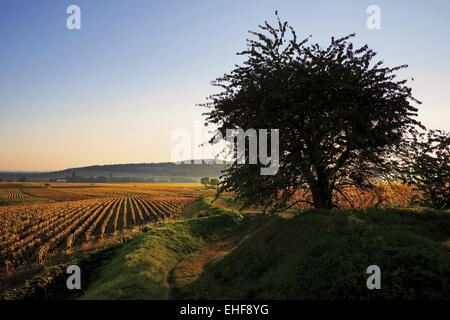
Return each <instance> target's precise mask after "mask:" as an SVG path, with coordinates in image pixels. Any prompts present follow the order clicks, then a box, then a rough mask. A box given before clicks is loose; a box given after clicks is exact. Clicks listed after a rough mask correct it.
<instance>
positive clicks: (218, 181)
mask: <svg viewBox="0 0 450 320" xmlns="http://www.w3.org/2000/svg"><path fill="white" fill-rule="evenodd" d="M209 184H210V185H212V186H218V185H219V184H220V180H219V179H217V178H212V179H211V180H209Z"/></svg>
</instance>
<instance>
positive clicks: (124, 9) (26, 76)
mask: <svg viewBox="0 0 450 320" xmlns="http://www.w3.org/2000/svg"><path fill="white" fill-rule="evenodd" d="M71 4H76V5H78V6H80V8H81V21H82V22H81V27H82V29H81V30H68V29H67V28H66V19H67V17H68V14H66V8H67V7H68V6H69V5H71ZM371 4H375V5H378V6H379V7H380V8H381V29H380V30H369V29H367V27H366V19H367V17H368V15H367V14H366V8H367V7H368V6H369V5H371ZM275 10H278V11H279V14H280V16H281V17H282V18H283V19H286V20H288V21H289V23H290V24H291V25H292V26H294V28H295V29H296V30H297V33H298V35H299V36H304V37H306V36H308V35H309V34H312V36H313V38H312V41H314V42H318V43H320V44H322V45H327V44H328V41H329V39H330V37H331V36H336V37H339V36H343V35H347V34H349V33H353V32H356V34H357V36H356V39H355V40H354V42H355V43H356V44H357V45H363V44H366V43H367V44H368V45H369V46H370V47H371V48H373V49H374V50H375V51H376V52H378V53H379V58H380V59H382V60H384V61H385V63H386V64H387V65H389V66H394V65H399V64H408V65H409V66H410V67H409V69H408V70H407V71H404V72H402V73H401V76H402V77H406V78H411V77H414V79H415V80H414V82H411V83H410V84H411V86H412V87H413V90H414V91H413V93H414V95H415V96H416V98H418V99H419V100H421V101H423V105H422V106H421V107H420V113H419V115H420V120H421V121H422V122H423V123H424V124H425V125H426V126H428V127H430V128H440V129H446V130H450V122H449V119H450V111H449V110H450V108H449V103H448V101H449V100H450V90H449V89H450V76H449V74H450V59H449V56H450V40H449V39H450V19H448V15H449V12H450V2H449V1H446V0H441V1H438V0H436V1H432V2H431V1H415V2H412V1H378V0H372V1H363V0H360V1H356V0H355V1H320V0H316V1H300V0H295V1H281V0H279V1H268V0H262V1H261V0H259V1H256V0H240V1H234V0H233V1H216V0H209V1H195V0H192V1H143V0H130V1H118V0H117V1H111V0H109V1H106V0H95V1H92V0H89V1H87V0H71V1H65V0H40V1H32V0H27V1H25V0H2V1H1V3H0V40H1V50H0V72H1V77H0V170H54V169H63V168H66V167H76V166H83V165H91V164H105V163H126V162H152V161H154V162H157V161H169V160H170V151H171V148H172V147H173V143H172V142H171V140H170V137H171V132H173V130H175V129H177V128H186V129H188V130H192V126H193V121H195V120H199V119H201V113H202V112H203V111H204V110H202V109H201V108H199V107H195V104H197V103H201V102H204V99H205V97H206V96H208V95H209V94H210V93H212V90H213V89H212V87H211V86H210V81H211V80H213V79H215V78H216V77H217V76H220V75H222V74H223V73H225V72H228V71H230V70H231V69H232V68H233V66H234V64H235V63H238V62H239V61H241V60H240V58H239V57H237V56H236V55H235V53H236V52H238V51H241V50H242V49H244V48H245V39H246V38H248V37H249V36H250V35H249V34H248V33H247V31H248V30H255V29H256V28H257V25H258V24H261V23H263V22H264V20H269V21H274V11H275Z"/></svg>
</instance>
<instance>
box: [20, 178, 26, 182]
mask: <svg viewBox="0 0 450 320" xmlns="http://www.w3.org/2000/svg"><path fill="white" fill-rule="evenodd" d="M26 181H27V177H21V178H20V179H19V182H26Z"/></svg>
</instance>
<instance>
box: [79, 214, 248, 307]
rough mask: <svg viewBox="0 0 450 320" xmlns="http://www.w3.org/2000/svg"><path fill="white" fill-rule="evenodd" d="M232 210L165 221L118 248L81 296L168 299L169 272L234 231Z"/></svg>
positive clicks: (236, 220)
mask: <svg viewBox="0 0 450 320" xmlns="http://www.w3.org/2000/svg"><path fill="white" fill-rule="evenodd" d="M241 219H242V216H240V215H239V214H235V213H229V214H223V215H214V216H209V217H201V218H196V219H191V220H187V221H183V222H173V223H164V224H160V225H157V226H156V227H154V228H152V229H150V230H148V231H147V232H146V233H145V234H144V235H143V236H142V237H140V238H138V239H135V240H133V241H131V242H130V243H128V244H126V245H124V246H123V247H122V248H120V249H119V250H118V251H117V252H116V254H115V255H114V257H113V258H112V259H111V260H110V261H108V262H107V263H106V265H105V266H103V267H101V268H99V269H98V270H97V272H95V273H94V274H93V275H92V278H93V279H95V281H94V282H93V283H92V285H91V286H90V288H89V289H88V290H87V291H86V292H85V294H84V295H83V296H82V297H81V299H167V298H169V297H170V294H171V288H170V284H169V281H170V272H171V270H172V269H173V268H174V267H175V266H176V265H177V264H178V263H179V262H180V261H181V260H182V259H183V258H184V257H186V256H188V255H190V254H192V253H194V252H198V251H199V250H202V249H203V248H205V247H206V246H207V245H208V244H209V243H212V242H214V241H218V240H219V239H221V238H224V237H226V236H228V235H229V234H230V233H233V232H234V229H235V228H236V227H237V226H238V224H239V221H240V220H241Z"/></svg>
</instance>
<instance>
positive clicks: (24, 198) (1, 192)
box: [0, 188, 41, 206]
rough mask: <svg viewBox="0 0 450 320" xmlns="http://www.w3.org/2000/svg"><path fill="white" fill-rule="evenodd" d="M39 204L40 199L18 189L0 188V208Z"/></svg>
mask: <svg viewBox="0 0 450 320" xmlns="http://www.w3.org/2000/svg"><path fill="white" fill-rule="evenodd" d="M39 202H41V199H39V198H37V197H35V196H33V195H31V194H29V193H27V192H24V191H23V190H22V189H20V188H0V206H4V205H11V204H30V203H39Z"/></svg>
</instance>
